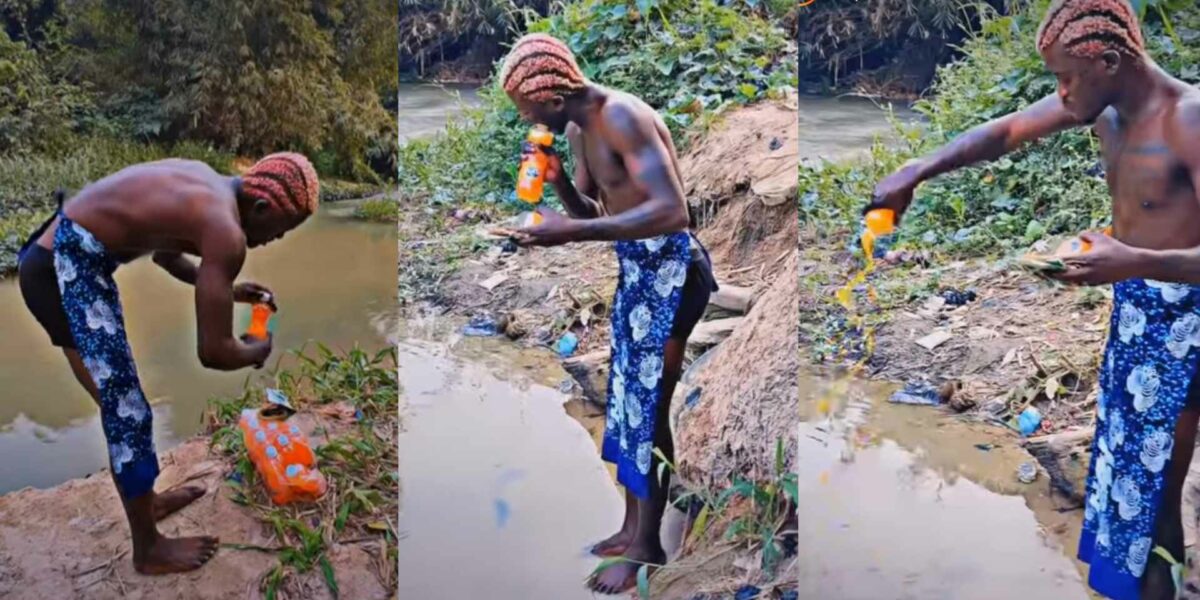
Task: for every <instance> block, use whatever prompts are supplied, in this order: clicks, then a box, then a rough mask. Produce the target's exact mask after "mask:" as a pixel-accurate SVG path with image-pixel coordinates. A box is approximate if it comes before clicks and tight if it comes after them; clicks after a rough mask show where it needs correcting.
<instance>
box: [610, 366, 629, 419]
mask: <svg viewBox="0 0 1200 600" xmlns="http://www.w3.org/2000/svg"><path fill="white" fill-rule="evenodd" d="M612 388H613V389H612V394H609V399H608V403H609V404H611V405H612V406H611V407H609V409H608V416H609V419H608V426H609V427H614V426H617V425H622V424H624V421H625V377H624V376H623V375H621V369H620V368H615V369H613V378H612Z"/></svg>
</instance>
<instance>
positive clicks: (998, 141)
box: [868, 94, 1083, 213]
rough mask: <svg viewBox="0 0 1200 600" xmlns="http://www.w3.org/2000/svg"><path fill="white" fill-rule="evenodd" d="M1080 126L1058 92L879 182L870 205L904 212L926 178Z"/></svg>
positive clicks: (979, 127)
mask: <svg viewBox="0 0 1200 600" xmlns="http://www.w3.org/2000/svg"><path fill="white" fill-rule="evenodd" d="M1080 125H1083V123H1081V122H1080V121H1079V120H1078V119H1076V118H1075V117H1074V116H1072V115H1071V114H1070V113H1068V112H1067V110H1066V109H1065V108H1063V105H1062V100H1061V99H1060V98H1059V97H1058V95H1057V94H1054V95H1051V96H1046V97H1045V98H1042V99H1041V100H1038V101H1037V102H1034V103H1033V104H1031V105H1029V106H1028V107H1026V108H1025V110H1021V111H1017V112H1015V113H1010V114H1007V115H1004V116H1003V117H999V118H997V119H993V120H991V121H988V122H987V123H983V124H981V125H976V126H975V127H972V128H971V129H968V130H967V131H966V132H965V133H963V134H961V135H959V136H958V137H956V138H954V139H953V140H951V141H950V143H948V144H946V145H945V146H942V147H941V148H939V149H938V150H936V151H934V152H933V153H931V154H929V155H928V156H924V157H921V158H918V159H916V160H913V161H910V162H909V163H908V164H906V165H904V166H903V167H901V168H900V169H899V170H897V171H896V172H895V173H892V174H891V175H889V176H887V177H886V178H884V179H883V180H882V181H880V182H879V185H878V186H876V188H875V198H874V201H873V202H872V203H871V205H870V206H869V207H868V208H882V207H886V208H891V209H893V210H896V211H897V212H899V213H903V212H904V210H905V209H907V208H908V204H909V203H910V202H911V201H912V193H913V190H915V189H916V187H917V185H919V184H920V183H921V182H923V181H927V180H929V179H932V178H934V177H937V176H938V175H941V174H942V173H946V172H948V171H953V170H954V169H958V168H961V167H965V166H968V165H973V164H975V163H979V162H984V161H990V160H995V159H997V158H1000V157H1001V156H1004V155H1005V154H1007V153H1009V152H1012V151H1013V150H1016V149H1017V148H1019V147H1020V146H1021V145H1022V144H1025V143H1027V142H1031V141H1033V140H1036V139H1038V138H1042V137H1046V136H1048V135H1051V134H1053V133H1057V132H1059V131H1063V130H1065V129H1070V128H1071V127H1077V126H1080Z"/></svg>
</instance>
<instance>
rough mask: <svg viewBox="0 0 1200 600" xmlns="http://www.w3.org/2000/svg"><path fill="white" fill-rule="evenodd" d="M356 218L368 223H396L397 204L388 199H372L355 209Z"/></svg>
mask: <svg viewBox="0 0 1200 600" xmlns="http://www.w3.org/2000/svg"><path fill="white" fill-rule="evenodd" d="M354 216H356V217H358V218H359V219H363V220H366V221H377V222H379V223H395V222H396V202H395V200H390V199H388V198H371V199H368V200H363V201H362V203H361V204H359V205H358V207H357V208H356V209H354Z"/></svg>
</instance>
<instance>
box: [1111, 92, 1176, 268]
mask: <svg viewBox="0 0 1200 600" xmlns="http://www.w3.org/2000/svg"><path fill="white" fill-rule="evenodd" d="M1175 83H1177V84H1178V85H1176V86H1174V88H1173V89H1171V90H1170V92H1169V93H1168V94H1169V95H1168V96H1167V97H1166V98H1164V101H1163V103H1162V105H1161V107H1159V108H1158V109H1157V110H1155V111H1153V112H1152V114H1149V115H1147V116H1145V117H1143V118H1142V119H1140V120H1139V121H1137V122H1132V123H1122V122H1121V119H1120V117H1119V116H1118V115H1117V111H1116V109H1115V108H1113V107H1109V108H1107V109H1106V110H1105V111H1104V113H1103V114H1101V116H1100V118H1099V119H1097V120H1096V123H1095V125H1094V126H1093V131H1094V132H1095V133H1096V136H1097V137H1098V138H1099V140H1100V148H1101V155H1102V157H1103V160H1104V165H1105V171H1106V178H1107V181H1108V189H1109V193H1110V194H1111V195H1112V201H1113V203H1112V212H1113V224H1114V228H1115V232H1116V234H1117V236H1118V237H1119V239H1120V240H1121V241H1122V242H1124V243H1126V244H1129V245H1131V246H1134V247H1137V248H1146V249H1150V250H1171V249H1180V248H1192V247H1195V246H1200V227H1197V222H1200V198H1198V197H1197V194H1196V187H1195V185H1194V184H1193V182H1192V174H1191V167H1189V165H1191V164H1195V163H1197V162H1198V161H1200V156H1191V155H1189V153H1190V152H1192V151H1191V150H1190V149H1189V147H1188V146H1189V144H1194V143H1195V142H1194V141H1193V140H1195V138H1196V136H1200V127H1198V125H1200V123H1197V121H1198V119H1197V118H1196V115H1200V91H1198V90H1196V89H1194V88H1192V87H1191V86H1188V85H1186V84H1183V83H1181V82H1175ZM1189 115H1190V116H1189Z"/></svg>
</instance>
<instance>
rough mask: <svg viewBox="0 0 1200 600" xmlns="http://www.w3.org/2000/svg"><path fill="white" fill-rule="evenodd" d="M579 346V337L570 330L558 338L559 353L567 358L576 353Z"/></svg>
mask: <svg viewBox="0 0 1200 600" xmlns="http://www.w3.org/2000/svg"><path fill="white" fill-rule="evenodd" d="M578 347H579V338H578V337H576V336H575V334H574V333H571V332H570V331H568V332H566V333H564V334H563V336H562V337H560V338H558V355H559V356H561V357H563V358H566V357H568V356H570V355H572V354H574V353H575V349H576V348H578Z"/></svg>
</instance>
